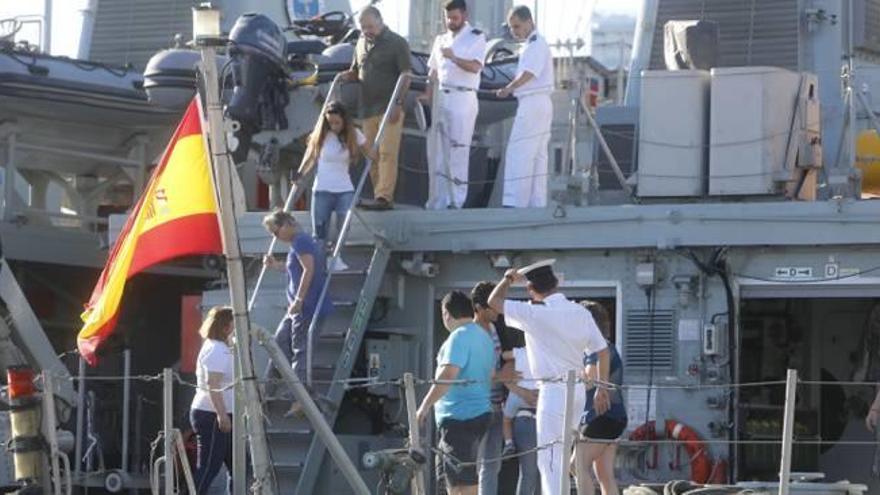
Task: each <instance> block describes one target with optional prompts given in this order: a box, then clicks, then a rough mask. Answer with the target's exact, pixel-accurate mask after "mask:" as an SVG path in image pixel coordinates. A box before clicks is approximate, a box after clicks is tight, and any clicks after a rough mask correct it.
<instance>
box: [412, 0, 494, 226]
mask: <svg viewBox="0 0 880 495" xmlns="http://www.w3.org/2000/svg"><path fill="white" fill-rule="evenodd" d="M443 8H444V10H445V11H446V29H447V31H446V32H445V33H443V34H439V35H437V37H436V38H435V39H434V46H433V47H432V48H431V57H430V58H429V59H428V67H429V69H430V72H429V76H430V77H431V78H432V79H436V80H437V81H438V82H439V89H440V93H439V94H438V95H437V96H438V105H439V108H437V109H435V111H434V117H435V122H434V126H435V127H434V129H432V132H435V133H436V134H435V135H434V139H429V140H428V142H429V145H428V202H427V204H426V205H425V207H426V208H428V209H444V208H461V207H462V206H464V201H465V199H466V198H467V189H468V187H467V180H468V163H469V158H470V149H471V139H472V138H473V134H474V124H475V123H476V121H477V110H478V103H477V89H478V88H479V87H480V71H481V70H482V69H483V57H484V56H485V53H486V36H485V35H484V34H483V32H482V31H480V30H479V29H476V28H474V27H471V25H470V23H468V21H467V18H468V13H467V4H465V1H464V0H447V1H446V2H445V3H444V4H443ZM431 96H432V95H431V91H430V86H429V90H428V92H426V93H425V96H424V97H423V101H430V98H431ZM450 177H451V178H453V180H450Z"/></svg>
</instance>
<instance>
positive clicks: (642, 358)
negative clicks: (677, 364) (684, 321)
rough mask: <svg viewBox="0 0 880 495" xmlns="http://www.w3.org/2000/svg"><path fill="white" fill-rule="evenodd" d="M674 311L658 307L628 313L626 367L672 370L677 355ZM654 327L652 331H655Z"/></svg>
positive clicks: (625, 347)
mask: <svg viewBox="0 0 880 495" xmlns="http://www.w3.org/2000/svg"><path fill="white" fill-rule="evenodd" d="M674 323H675V313H674V312H673V311H670V310H655V311H654V313H653V316H652V314H651V312H650V311H647V310H641V309H639V310H630V311H628V312H627V313H626V340H625V342H626V343H625V346H624V349H625V354H626V359H625V361H624V366H626V369H633V370H643V371H647V370H649V369H650V368H651V365H652V361H653V367H654V371H662V370H671V369H672V366H673V358H674V355H675V335H674ZM652 329H653V331H652Z"/></svg>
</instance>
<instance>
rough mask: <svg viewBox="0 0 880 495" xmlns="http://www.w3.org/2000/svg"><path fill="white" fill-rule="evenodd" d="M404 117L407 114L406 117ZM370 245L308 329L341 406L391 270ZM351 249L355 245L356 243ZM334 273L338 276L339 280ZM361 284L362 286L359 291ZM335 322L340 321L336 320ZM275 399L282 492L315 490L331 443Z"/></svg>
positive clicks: (310, 370) (320, 389)
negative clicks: (327, 310) (328, 309)
mask: <svg viewBox="0 0 880 495" xmlns="http://www.w3.org/2000/svg"><path fill="white" fill-rule="evenodd" d="M406 77H407V76H404V75H401V76H400V77H399V78H398V80H397V83H396V85H395V88H394V93H393V94H392V97H391V99H390V100H389V104H388V107H387V108H386V110H385V114H384V116H383V118H382V121H381V124H380V126H379V131H378V133H377V137H376V140H375V142H374V143H373V152H374V154H377V153H378V149H379V145H380V143H381V142H382V139H383V138H384V131H385V127H386V123H387V121H388V119H389V118H390V115H391V112H392V110H393V103H394V102H395V101H396V100H397V98H398V97H399V94H400V91H401V89H402V87H403V85H404V84H405V83H406ZM338 82H339V79H338V78H337V79H334V81H333V83H332V85H331V87H330V90H329V91H328V94H327V99H326V101H325V104H326V102H327V101H330V100H331V99H332V96H333V94H334V90H335V89H336V87H337V85H338ZM322 114H323V110H322ZM400 118H403V116H401V117H400ZM319 122H320V121H319ZM371 166H372V163H371V160H370V159H367V160H366V166H365V167H364V170H363V171H362V172H361V175H360V177H359V180H358V183H357V186H356V188H355V191H354V199H353V201H352V204H351V206H350V207H349V209H348V211H347V212H346V215H345V220H344V221H343V223H342V227H341V228H340V232H339V236H338V238H337V241H336V244H335V246H334V249H333V255H332V257H331V259H330V260H329V266H330V267H333V266H335V265H336V262H337V260H338V259H339V258H340V257H341V255H342V251H343V248H345V247H346V239H347V236H348V233H349V231H350V227H351V222H352V217H353V216H354V215H356V212H355V207H356V205H357V202H358V200H359V198H360V196H361V193H362V192H363V188H364V185H365V184H366V179H367V176H368V175H369V172H370V168H371ZM298 189H300V187H295V188H292V189H291V191H290V194H289V195H288V198H287V200H286V201H285V209H286V210H287V209H290V207H291V206H292V204H293V202H294V201H295V199H294V198H295V197H297V196H298V195H299V193H301V191H298ZM274 243H275V240H274V238H273V240H272V242H271V243H270V247H269V253H271V252H272V251H273V249H274ZM370 246H371V247H372V248H373V249H372V255H371V256H370V259H369V262H368V263H367V262H366V260H365V259H364V257H363V256H362V257H361V258H357V255H358V254H361V255H363V254H365V253H364V251H363V246H354V247H356V248H359V249H360V253H358V252H357V251H355V252H353V253H352V252H347V254H346V260H347V263H349V266H350V267H352V268H351V269H349V270H346V271H343V272H335V273H334V272H333V271H332V270H328V271H327V276H326V280H325V282H324V285H323V286H322V287H321V294H320V297H319V299H318V303H317V307H321V305H322V304H323V301H324V300H325V299H326V298H327V297H328V292H329V290H330V286H331V284H333V294H334V296H335V298H336V299H337V300H336V301H334V306H335V308H336V311H335V312H334V315H333V316H331V317H330V319H328V320H326V321H319V320H320V318H319V316H318V315H316V316H315V317H314V318H313V319H312V321H311V324H310V326H309V329H308V353H307V356H308V357H307V363H306V370H307V376H308V382H309V383H310V384H311V385H312V386H313V389H314V390H315V391H316V392H317V393H320V394H323V395H324V396H325V397H327V398H328V399H329V400H330V401H331V402H332V404H334V405H335V406H336V409H337V410H338V408H339V406H340V405H341V402H342V399H343V396H344V395H345V385H344V384H343V383H342V382H340V380H344V379H347V378H349V377H350V376H351V371H352V367H353V366H354V363H355V360H356V358H357V353H358V352H359V351H360V347H361V343H362V341H363V336H364V333H365V331H366V329H367V323H368V321H369V317H370V313H371V312H372V309H373V304H374V302H375V299H376V295H377V294H378V291H379V289H380V287H381V285H382V280H383V278H384V275H385V269H386V267H387V265H388V260H389V258H390V255H391V250H390V248H389V247H388V246H387V244H385V243H384V241H383V240H382V239H377V240H376V242H375V244H374V245H370ZM348 247H349V248H351V247H352V246H348ZM264 274H265V268H264V269H263V270H262V271H261V273H260V276H259V278H258V279H257V284H256V287H255V288H254V292H253V296H252V298H251V301H250V306H251V307H252V306H253V303H254V301H255V300H256V297H257V294H258V293H259V290H260V286H261V283H262V281H263V277H264ZM334 275H336V276H337V278H334ZM355 288H357V289H359V290H353V289H355ZM346 291H347V292H348V294H347V295H351V296H355V298H354V299H351V300H349V301H344V300H341V299H342V297H343V296H344V295H346V294H344V293H345V292H346ZM346 309H348V311H346ZM340 313H341V314H340ZM339 319H346V320H347V321H348V322H349V323H348V325H347V328H346V329H345V330H343V331H339V330H337V329H338V328H339V326H338V325H339V324H340V323H341V322H340V321H339ZM334 320H336V321H335V322H334ZM319 325H320V327H319ZM318 328H324V331H323V332H322V334H321V335H320V337H318V338H316V337H315V336H316V332H317V329H318ZM316 344H317V345H316ZM269 402H270V403H268V404H267V407H266V414H267V416H268V420H269V422H270V425H271V426H270V427H269V428H268V429H267V431H266V434H267V437H268V444H269V449H270V451H271V453H272V458H273V460H274V462H273V464H274V467H275V478H276V481H277V484H278V488H279V490H280V492H281V493H290V492H291V491H292V490H293V488H294V487H296V490H295V493H312V491H313V489H314V485H315V483H316V481H317V477H318V474H319V472H320V468H321V464H322V462H323V459H324V454H325V452H326V446H325V445H324V443H323V442H322V441H321V440H320V438H318V437H317V435H315V434H314V430H313V428H312V427H311V426H310V425H309V424H308V422H307V421H305V420H302V419H291V418H285V417H284V412H286V410H287V407H288V405H289V401H276V400H273V401H269ZM325 419H327V421H328V423H330V424H331V425H332V423H333V422H334V421H335V419H336V411H335V410H334V411H333V412H329V413H328V414H326V415H325ZM355 462H357V461H355Z"/></svg>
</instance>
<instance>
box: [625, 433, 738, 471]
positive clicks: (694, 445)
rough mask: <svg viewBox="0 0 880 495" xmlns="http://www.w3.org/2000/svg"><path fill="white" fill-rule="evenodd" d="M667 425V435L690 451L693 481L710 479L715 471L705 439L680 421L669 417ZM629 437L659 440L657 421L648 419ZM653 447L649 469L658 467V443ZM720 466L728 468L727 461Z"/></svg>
mask: <svg viewBox="0 0 880 495" xmlns="http://www.w3.org/2000/svg"><path fill="white" fill-rule="evenodd" d="M665 425H666V437H667V438H669V439H671V440H678V441H679V442H681V443H682V446H683V447H684V449H685V451H686V452H687V453H688V457H689V458H690V466H691V481H693V482H695V483H701V484H702V483H706V482H707V481H709V477H710V476H711V475H712V471H713V467H712V461H711V460H709V453H708V452H707V450H706V445H705V444H704V443H703V440H702V439H701V438H700V436H699V435H698V434H697V432H695V431H694V430H693V429H691V428H690V427H688V426H685V425H684V424H683V423H679V422H678V421H675V420H672V419H667V420H666V423H665ZM629 439H630V440H632V441H635V442H651V441H652V440H657V423H656V422H655V421H648V422H647V423H644V424H642V425H639V426H638V427H637V428H636V429H635V430H633V431H632V433H630V434H629ZM652 448H653V449H654V452H653V462H651V461H648V463H647V468H648V469H656V468H657V462H658V448H657V444H654V445H652ZM721 462H724V461H721ZM718 467H720V468H722V469H724V468H726V463H725V464H724V465H723V466H718Z"/></svg>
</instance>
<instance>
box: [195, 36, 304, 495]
mask: <svg viewBox="0 0 880 495" xmlns="http://www.w3.org/2000/svg"><path fill="white" fill-rule="evenodd" d="M200 49H201V55H202V63H201V71H202V74H203V81H204V84H205V88H204V90H205V95H204V96H205V103H206V108H204V109H203V110H204V112H203V115H204V116H205V117H207V121H208V127H207V129H205V132H204V134H205V136H206V137H208V138H209V139H207V141H208V147H209V149H210V156H211V167H212V169H213V176H214V187H215V188H216V191H217V210H218V220H219V221H220V235H221V237H222V239H223V252H224V254H225V255H226V273H227V280H229V298H230V301H231V303H232V312H233V314H234V324H235V325H234V328H235V341H236V345H235V352H236V357H237V358H238V359H237V364H236V366H235V370H236V375H237V376H236V377H235V382H236V383H237V384H239V385H240V386H241V387H242V388H243V391H244V396H245V401H244V404H237V405H238V406H239V410H238V411H236V414H242V413H244V416H245V421H246V433H247V434H246V435H243V432H241V431H233V432H232V433H233V457H235V456H238V458H241V459H244V456H245V445H244V444H245V442H244V439H245V438H247V439H249V440H250V447H251V461H252V464H253V471H254V478H255V480H256V481H255V485H256V486H257V487H259V491H260V492H261V493H272V492H273V491H274V488H273V484H272V483H271V482H270V480H271V479H272V467H271V466H270V464H269V447H268V444H267V443H266V432H265V429H264V427H263V411H262V405H261V403H260V399H259V395H258V394H257V388H256V382H255V381H254V380H252V379H250V378H251V377H253V376H254V366H253V362H252V360H251V343H250V337H251V336H250V329H251V325H250V320H249V319H248V311H247V290H246V288H245V278H244V265H243V263H242V258H241V250H240V248H239V244H238V231H237V230H236V221H235V214H234V211H233V196H232V177H231V174H233V173H237V172H235V170H234V165H233V163H232V160H231V158H230V156H229V151H228V146H227V142H226V128H225V126H224V122H223V107H222V104H221V102H220V89H219V85H218V73H217V59H216V50H215V48H214V47H213V46H201V47H200ZM288 367H289V366H288ZM241 406H243V407H241ZM242 410H243V411H242ZM233 463H234V461H233ZM244 477H245V472H236V473H234V476H233V478H234V479H235V478H244ZM235 495H239V493H236V494H235Z"/></svg>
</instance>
